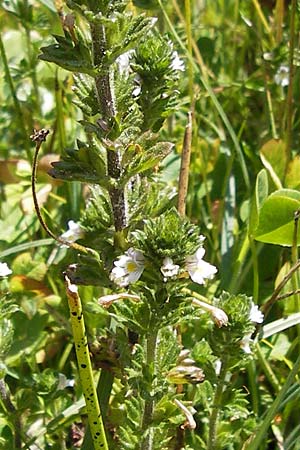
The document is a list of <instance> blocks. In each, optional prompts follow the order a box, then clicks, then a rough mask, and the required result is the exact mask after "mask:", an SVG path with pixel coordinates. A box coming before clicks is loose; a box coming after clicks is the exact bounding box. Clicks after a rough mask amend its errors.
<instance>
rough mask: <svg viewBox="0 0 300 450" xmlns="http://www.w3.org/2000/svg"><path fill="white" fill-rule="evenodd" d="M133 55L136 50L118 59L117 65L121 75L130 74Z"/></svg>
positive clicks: (123, 54)
mask: <svg viewBox="0 0 300 450" xmlns="http://www.w3.org/2000/svg"><path fill="white" fill-rule="evenodd" d="M133 54H134V50H129V51H128V52H125V53H122V55H120V56H119V57H118V58H117V59H116V63H117V64H118V66H119V70H120V72H121V73H126V74H127V75H128V74H129V69H130V58H131V56H132V55H133Z"/></svg>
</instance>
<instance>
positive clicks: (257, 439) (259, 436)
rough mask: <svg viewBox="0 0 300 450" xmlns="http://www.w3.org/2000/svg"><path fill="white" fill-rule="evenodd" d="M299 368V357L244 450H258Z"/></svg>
mask: <svg viewBox="0 0 300 450" xmlns="http://www.w3.org/2000/svg"><path fill="white" fill-rule="evenodd" d="M299 368H300V356H298V358H297V360H296V362H295V365H294V367H293V369H292V370H291V372H290V373H289V375H288V377H287V379H286V382H285V384H284V385H283V387H282V388H281V390H280V392H279V393H278V395H277V396H276V398H275V400H274V402H273V404H272V405H271V407H269V409H268V411H267V414H266V416H265V418H264V420H263V422H262V424H261V425H260V427H259V429H258V431H257V432H256V434H255V435H254V436H253V437H254V439H253V440H252V442H250V444H249V445H247V446H246V447H245V449H247V450H258V449H259V447H260V445H261V444H262V441H263V439H264V438H265V435H266V434H267V432H268V429H269V427H270V425H271V422H272V420H273V419H274V417H275V415H276V414H277V411H278V410H279V408H280V406H281V405H282V402H283V400H284V399H285V397H286V395H287V391H288V389H289V388H290V386H291V385H292V383H293V381H294V379H295V377H296V375H297V373H298V372H299Z"/></svg>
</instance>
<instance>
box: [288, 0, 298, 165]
mask: <svg viewBox="0 0 300 450" xmlns="http://www.w3.org/2000/svg"><path fill="white" fill-rule="evenodd" d="M296 4H297V2H296V0H292V3H291V17H290V27H289V28H290V45H289V50H290V51H289V86H288V93H287V99H286V133H285V134H286V140H285V141H286V145H285V149H286V150H285V151H286V170H287V167H288V164H289V161H290V159H291V144H292V122H293V81H294V51H295V18H296Z"/></svg>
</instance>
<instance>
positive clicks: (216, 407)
mask: <svg viewBox="0 0 300 450" xmlns="http://www.w3.org/2000/svg"><path fill="white" fill-rule="evenodd" d="M226 373H227V360H226V359H225V358H224V360H223V361H222V366H221V371H220V375H219V380H218V384H217V388H216V392H215V396H214V401H213V405H212V412H211V415H210V418H209V434H208V443H207V450H214V449H215V448H216V443H217V426H218V416H219V411H220V407H221V405H222V396H223V389H224V384H225V377H226Z"/></svg>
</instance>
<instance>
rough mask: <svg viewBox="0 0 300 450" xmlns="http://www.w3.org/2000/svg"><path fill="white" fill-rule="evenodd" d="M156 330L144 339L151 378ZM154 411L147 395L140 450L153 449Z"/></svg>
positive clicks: (153, 369) (153, 372)
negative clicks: (152, 425) (143, 434)
mask: <svg viewBox="0 0 300 450" xmlns="http://www.w3.org/2000/svg"><path fill="white" fill-rule="evenodd" d="M157 333H158V332H157V330H153V333H152V334H151V335H149V336H148V337H147V341H146V352H147V355H146V364H147V368H148V369H149V370H150V371H151V372H152V378H154V375H155V357H156V346H157ZM153 412H154V399H153V398H152V397H151V396H149V398H148V399H147V400H145V405H144V414H143V419H142V430H143V432H144V433H145V432H146V435H145V438H144V439H143V441H142V444H141V450H152V449H153V437H154V436H153V430H152V429H151V423H152V420H153Z"/></svg>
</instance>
